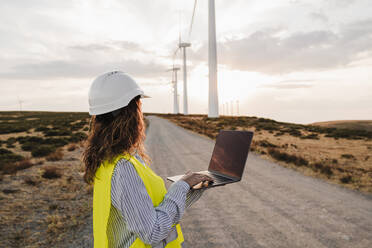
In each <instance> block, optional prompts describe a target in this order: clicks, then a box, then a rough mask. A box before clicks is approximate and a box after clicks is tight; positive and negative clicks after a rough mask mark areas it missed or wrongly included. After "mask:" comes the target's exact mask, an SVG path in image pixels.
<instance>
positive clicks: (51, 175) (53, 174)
mask: <svg viewBox="0 0 372 248" xmlns="http://www.w3.org/2000/svg"><path fill="white" fill-rule="evenodd" d="M41 176H42V177H43V178H46V179H56V178H60V177H61V176H62V174H61V172H60V171H59V169H58V168H57V167H55V166H49V167H46V168H44V171H43V173H42V174H41Z"/></svg>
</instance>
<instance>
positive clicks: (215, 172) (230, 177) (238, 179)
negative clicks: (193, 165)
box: [208, 170, 241, 181]
mask: <svg viewBox="0 0 372 248" xmlns="http://www.w3.org/2000/svg"><path fill="white" fill-rule="evenodd" d="M208 171H209V172H213V173H214V174H217V175H218V176H222V177H227V178H228V179H231V180H234V181H240V180H241V178H238V177H232V176H229V175H226V174H222V173H219V172H217V171H213V170H208Z"/></svg>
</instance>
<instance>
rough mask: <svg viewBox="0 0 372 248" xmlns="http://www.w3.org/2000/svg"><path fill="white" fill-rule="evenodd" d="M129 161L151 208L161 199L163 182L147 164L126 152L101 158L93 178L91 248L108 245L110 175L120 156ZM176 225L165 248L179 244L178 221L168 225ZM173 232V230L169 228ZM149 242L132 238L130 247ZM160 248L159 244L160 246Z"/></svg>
mask: <svg viewBox="0 0 372 248" xmlns="http://www.w3.org/2000/svg"><path fill="white" fill-rule="evenodd" d="M122 158H124V159H126V160H129V161H130V162H131V163H132V164H133V166H134V168H135V169H136V171H137V173H138V175H139V176H140V177H141V179H142V181H143V183H144V184H145V187H146V190H147V193H148V194H149V196H150V198H151V200H152V203H153V205H154V207H156V206H158V205H159V204H160V203H161V202H162V201H163V199H164V195H165V194H166V193H167V189H166V187H165V184H164V181H163V179H162V178H161V177H159V176H158V175H156V174H155V173H154V172H153V171H152V170H151V168H150V167H148V166H144V165H143V164H142V163H141V162H140V161H138V160H137V159H136V158H135V157H134V156H130V155H129V154H122V155H119V156H117V157H116V158H114V159H113V160H112V161H104V162H103V163H102V164H101V165H100V166H99V168H98V169H97V172H96V178H95V179H94V190H93V236H94V247H95V248H106V247H109V246H108V239H107V235H106V230H107V222H108V218H109V214H110V208H111V178H112V174H113V171H114V168H115V165H116V163H117V162H118V161H119V160H120V159H122ZM174 226H175V227H176V231H177V238H176V239H175V240H173V241H171V242H169V243H168V244H167V245H166V246H165V247H166V248H179V247H182V246H181V244H182V243H183V241H184V239H183V235H182V230H181V226H180V224H176V225H172V229H174ZM173 231H175V230H173ZM174 236H176V235H174ZM148 247H151V245H149V244H145V243H144V242H143V241H142V240H141V239H140V238H138V237H137V238H136V240H135V241H134V242H133V244H132V245H131V246H130V248H148ZM162 247H163V246H162Z"/></svg>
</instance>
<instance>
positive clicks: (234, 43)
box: [190, 19, 372, 74]
mask: <svg viewBox="0 0 372 248" xmlns="http://www.w3.org/2000/svg"><path fill="white" fill-rule="evenodd" d="M278 31H284V30H277V29H264V30H260V31H257V32H254V33H252V34H250V35H249V36H247V37H244V38H240V39H229V40H225V41H223V42H221V43H219V44H218V62H219V63H220V64H223V65H226V66H227V67H228V68H230V69H233V70H242V71H257V72H262V73H265V74H285V73H291V72H297V71H313V70H327V69H334V68H338V67H345V66H348V65H350V64H351V63H352V62H354V61H357V60H359V59H362V58H370V57H371V55H372V42H371V37H372V19H368V20H363V21H359V22H355V23H351V24H348V25H345V26H343V27H342V28H341V30H340V31H339V32H334V31H331V30H319V31H309V32H295V33H292V34H290V35H288V36H285V37H282V36H281V35H280V32H278ZM207 52H208V47H207V44H203V45H202V47H201V48H199V49H198V50H196V51H192V52H191V53H190V55H191V56H192V58H193V59H196V60H203V61H206V58H207Z"/></svg>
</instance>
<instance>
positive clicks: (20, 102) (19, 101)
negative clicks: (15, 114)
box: [17, 96, 23, 112]
mask: <svg viewBox="0 0 372 248" xmlns="http://www.w3.org/2000/svg"><path fill="white" fill-rule="evenodd" d="M17 98H18V104H19V112H22V103H23V101H22V100H21V99H20V98H19V96H17Z"/></svg>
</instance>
